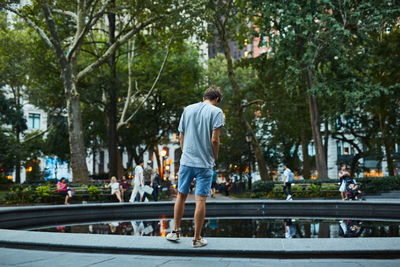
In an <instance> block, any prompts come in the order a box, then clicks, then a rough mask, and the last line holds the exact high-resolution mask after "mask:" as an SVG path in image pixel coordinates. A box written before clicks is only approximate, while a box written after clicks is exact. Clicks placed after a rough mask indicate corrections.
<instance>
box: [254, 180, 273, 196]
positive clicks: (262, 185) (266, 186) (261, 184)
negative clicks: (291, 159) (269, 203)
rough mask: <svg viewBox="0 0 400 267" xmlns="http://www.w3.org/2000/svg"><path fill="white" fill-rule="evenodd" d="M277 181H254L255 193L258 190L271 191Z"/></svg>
mask: <svg viewBox="0 0 400 267" xmlns="http://www.w3.org/2000/svg"><path fill="white" fill-rule="evenodd" d="M274 186H275V182H274V181H256V182H254V183H253V189H252V191H253V192H254V193H257V192H266V193H269V192H271V191H272V189H274Z"/></svg>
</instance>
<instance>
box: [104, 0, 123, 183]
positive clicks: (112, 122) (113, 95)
mask: <svg viewBox="0 0 400 267" xmlns="http://www.w3.org/2000/svg"><path fill="white" fill-rule="evenodd" d="M114 4H115V1H112V3H111V5H114ZM108 23H109V25H108V26H109V32H108V38H109V45H110V46H112V45H113V44H114V43H115V13H109V14H108ZM108 64H109V67H110V80H109V86H108V96H109V99H108V100H109V103H108V109H107V112H108V114H107V115H108V162H109V168H110V169H109V177H112V176H117V177H120V174H119V173H118V166H119V165H122V164H118V163H119V162H121V160H120V155H118V154H119V152H118V134H117V84H116V83H117V82H116V80H117V68H116V57H115V52H114V53H112V54H111V56H110V58H109V62H108Z"/></svg>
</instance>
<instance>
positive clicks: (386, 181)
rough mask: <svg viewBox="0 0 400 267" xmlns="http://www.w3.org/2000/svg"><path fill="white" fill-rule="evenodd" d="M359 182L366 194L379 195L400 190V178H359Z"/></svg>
mask: <svg viewBox="0 0 400 267" xmlns="http://www.w3.org/2000/svg"><path fill="white" fill-rule="evenodd" d="M357 182H359V183H361V184H362V187H361V188H362V190H363V191H364V192H365V193H378V192H382V191H391V190H400V177H399V176H391V177H376V178H374V177H368V178H367V177H366V178H359V179H357Z"/></svg>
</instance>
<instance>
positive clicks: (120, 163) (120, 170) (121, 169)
mask: <svg viewBox="0 0 400 267" xmlns="http://www.w3.org/2000/svg"><path fill="white" fill-rule="evenodd" d="M123 159H124V158H123V151H120V150H117V178H118V179H120V178H122V175H125V169H124V163H123Z"/></svg>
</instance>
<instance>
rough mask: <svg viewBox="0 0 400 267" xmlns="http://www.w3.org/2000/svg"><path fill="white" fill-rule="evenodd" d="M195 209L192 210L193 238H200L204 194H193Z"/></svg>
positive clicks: (203, 213) (204, 213)
mask: <svg viewBox="0 0 400 267" xmlns="http://www.w3.org/2000/svg"><path fill="white" fill-rule="evenodd" d="M195 199H196V210H195V212H194V240H199V239H200V238H201V229H202V228H203V223H204V217H205V216H206V199H207V197H205V196H199V195H196V196H195Z"/></svg>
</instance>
